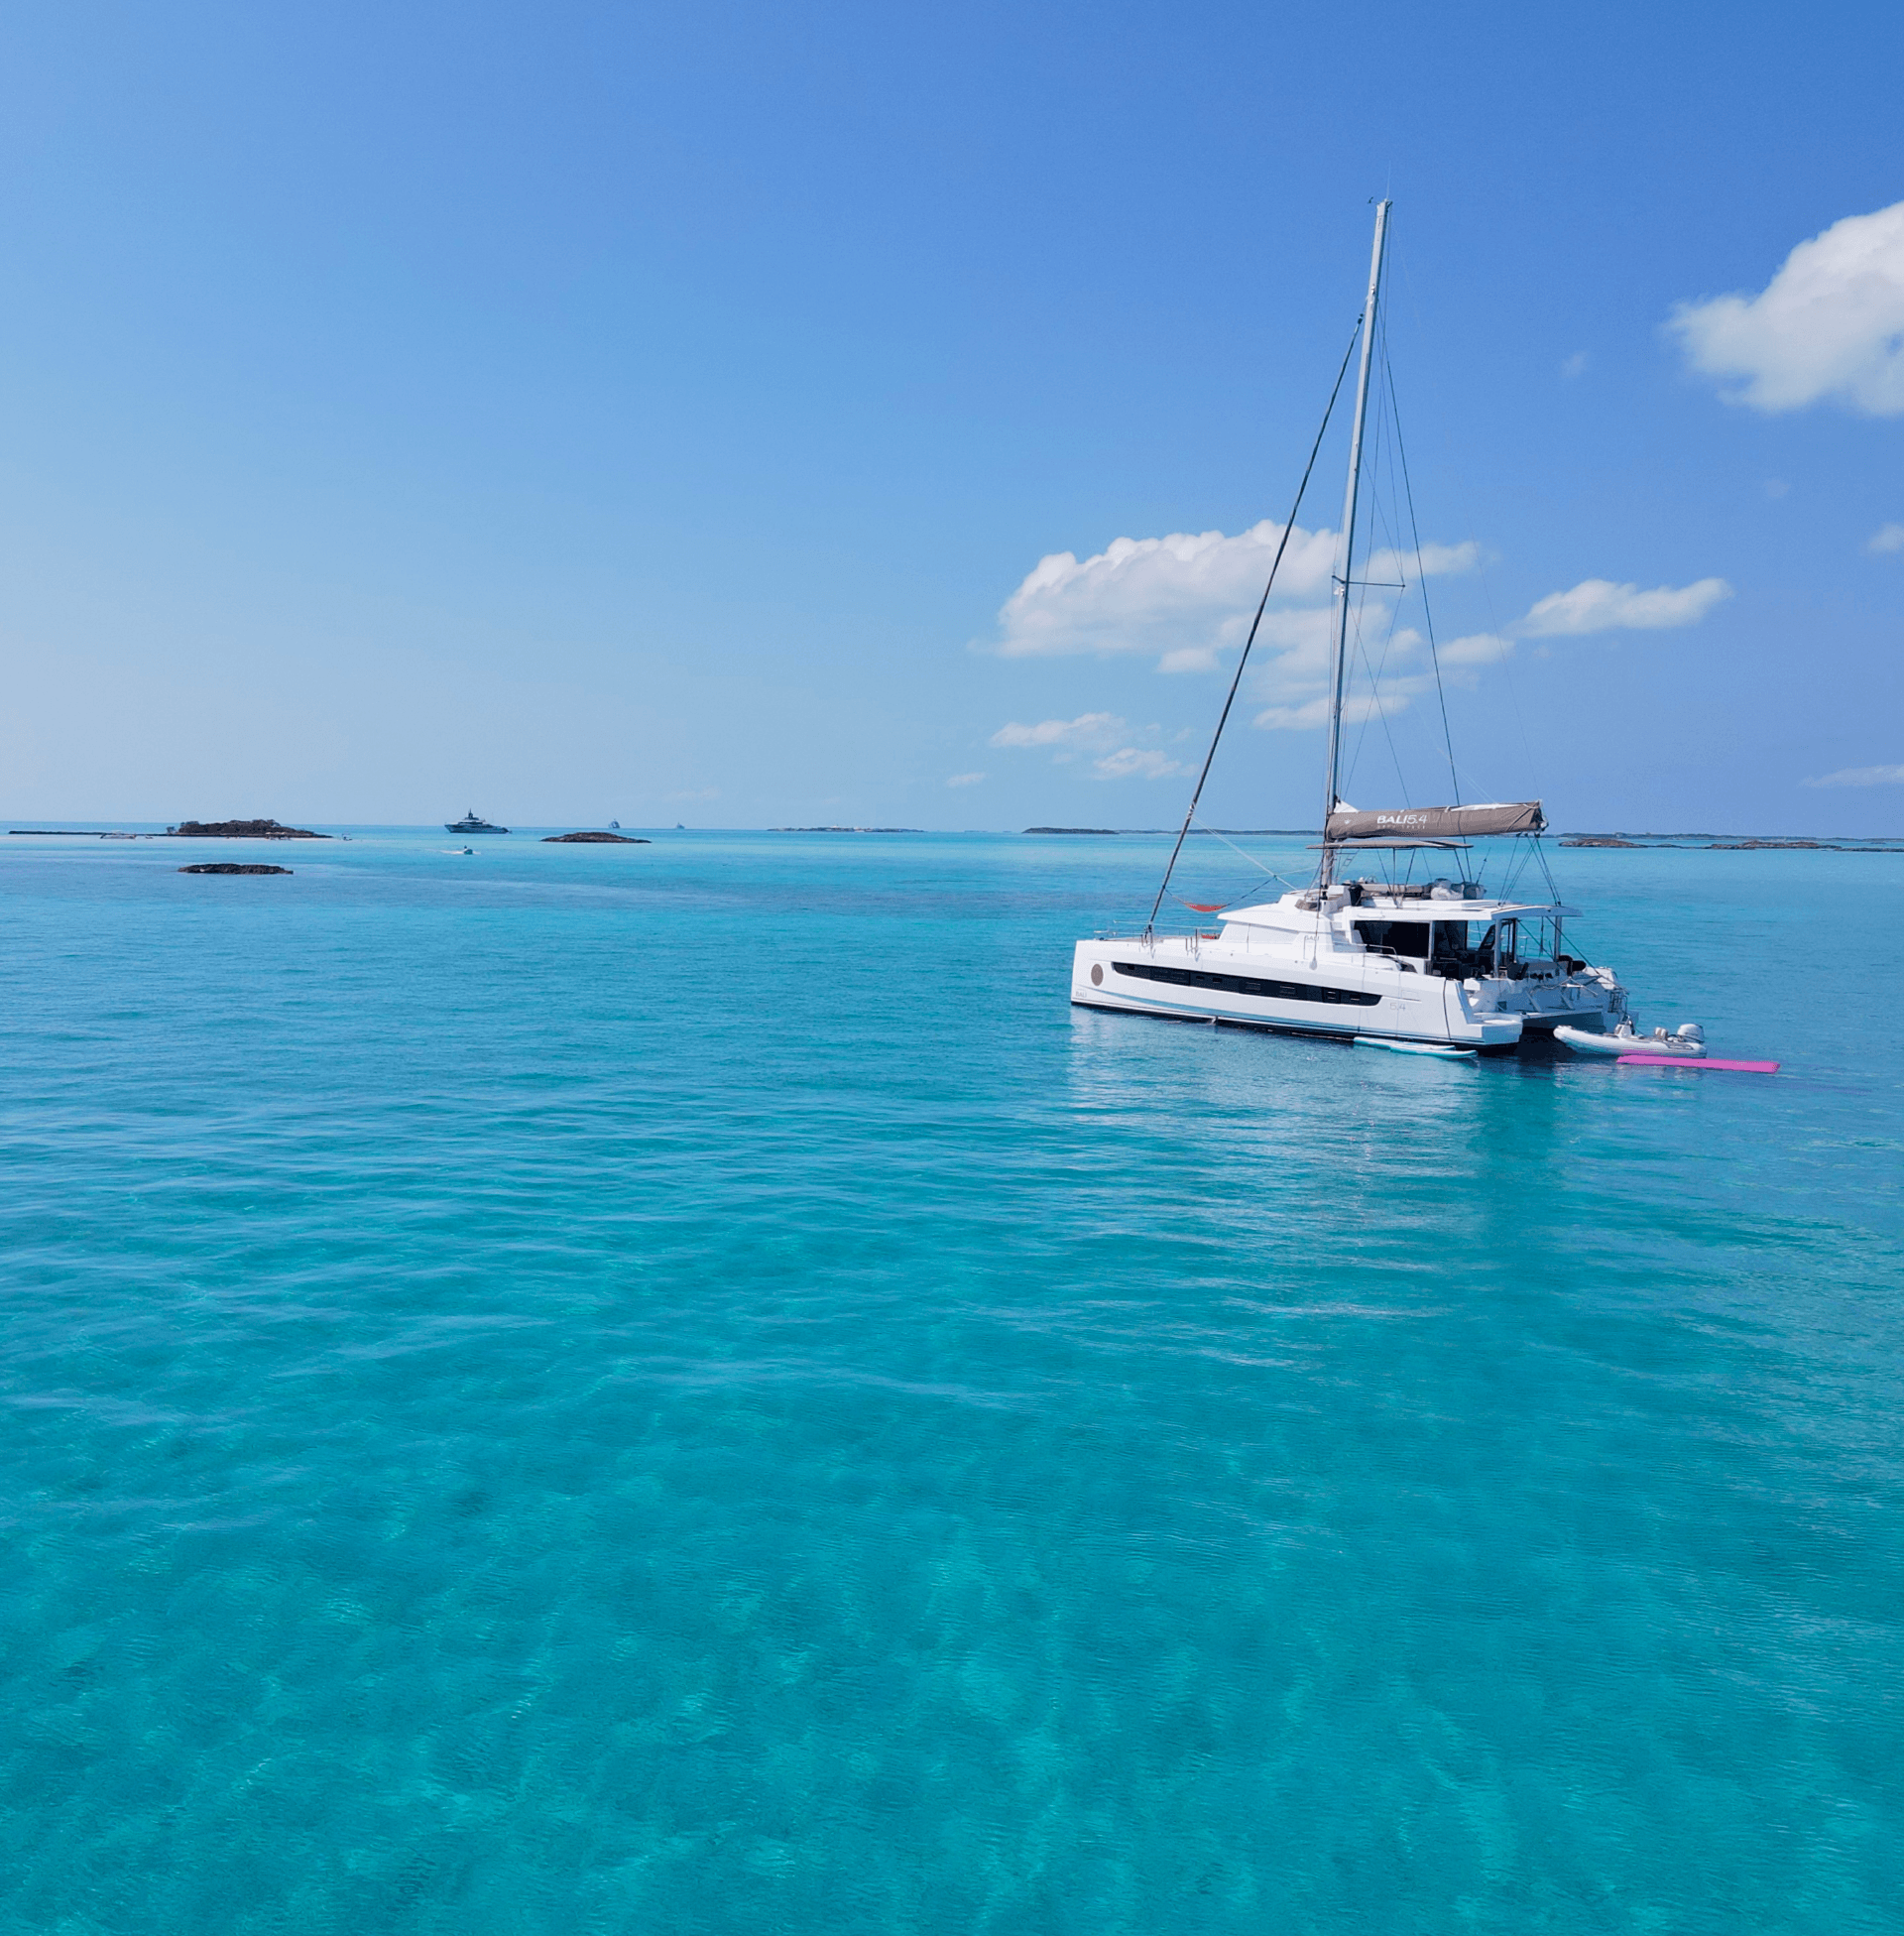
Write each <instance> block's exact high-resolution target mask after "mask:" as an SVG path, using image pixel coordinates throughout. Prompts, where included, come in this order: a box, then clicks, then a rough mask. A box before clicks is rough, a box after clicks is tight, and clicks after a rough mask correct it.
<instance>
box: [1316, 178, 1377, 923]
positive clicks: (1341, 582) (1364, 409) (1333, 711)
mask: <svg viewBox="0 0 1904 1936" xmlns="http://www.w3.org/2000/svg"><path fill="white" fill-rule="evenodd" d="M1392 205H1393V204H1392V203H1389V202H1386V201H1382V202H1377V203H1376V204H1375V246H1374V252H1373V254H1372V255H1371V256H1370V258H1369V262H1368V303H1367V304H1366V305H1365V307H1364V309H1363V312H1362V367H1361V370H1360V371H1359V373H1358V374H1357V377H1356V421H1355V427H1354V429H1353V430H1352V431H1351V433H1350V438H1349V486H1348V489H1347V490H1346V491H1345V492H1344V494H1343V501H1342V569H1341V570H1340V571H1339V572H1338V573H1337V574H1336V646H1335V658H1334V676H1333V679H1332V682H1331V685H1330V690H1329V787H1328V791H1327V792H1326V793H1325V794H1324V796H1323V804H1322V872H1321V874H1320V876H1319V877H1318V878H1319V880H1320V882H1321V885H1322V886H1323V887H1325V888H1326V887H1327V886H1328V885H1329V884H1330V882H1331V881H1333V880H1334V879H1335V875H1336V851H1335V849H1334V848H1333V847H1331V846H1330V844H1329V816H1330V814H1332V813H1333V812H1334V811H1335V810H1336V781H1337V777H1338V769H1339V768H1340V766H1341V763H1342V689H1343V683H1344V680H1345V678H1346V677H1347V674H1348V669H1349V581H1350V579H1351V578H1352V577H1353V576H1354V575H1355V572H1354V566H1355V560H1356V498H1357V494H1358V492H1359V491H1360V489H1361V486H1362V426H1363V424H1364V423H1365V422H1367V420H1368V365H1369V363H1370V361H1371V360H1372V357H1373V354H1374V347H1375V303H1376V301H1377V300H1378V299H1379V297H1380V294H1381V251H1382V245H1383V243H1384V242H1386V240H1387V238H1388V210H1389V208H1390V207H1391V206H1392Z"/></svg>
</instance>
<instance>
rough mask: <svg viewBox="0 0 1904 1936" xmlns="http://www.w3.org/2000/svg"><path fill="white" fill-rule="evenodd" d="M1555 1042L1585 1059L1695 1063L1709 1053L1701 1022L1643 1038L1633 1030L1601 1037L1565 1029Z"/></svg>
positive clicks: (1556, 1034)
mask: <svg viewBox="0 0 1904 1936" xmlns="http://www.w3.org/2000/svg"><path fill="white" fill-rule="evenodd" d="M1554 1039H1555V1041H1557V1042H1565V1043H1566V1044H1567V1046H1568V1047H1569V1048H1571V1049H1576V1050H1578V1051H1579V1053H1580V1054H1582V1055H1661V1056H1670V1057H1672V1058H1674V1059H1679V1058H1687V1059H1694V1058H1697V1057H1699V1056H1702V1055H1704V1054H1705V1053H1706V1032H1705V1030H1704V1029H1703V1028H1700V1026H1699V1024H1698V1023H1697V1022H1687V1023H1682V1024H1681V1025H1680V1028H1679V1029H1678V1031H1677V1032H1676V1033H1674V1034H1671V1035H1669V1034H1668V1033H1667V1032H1666V1031H1665V1029H1664V1028H1655V1029H1654V1030H1653V1032H1652V1033H1651V1034H1650V1035H1642V1034H1640V1033H1639V1032H1638V1031H1637V1030H1636V1029H1634V1028H1631V1027H1630V1026H1628V1027H1624V1028H1621V1029H1620V1031H1619V1032H1618V1033H1617V1034H1612V1035H1597V1034H1595V1033H1594V1031H1593V1030H1592V1029H1590V1028H1566V1027H1564V1026H1563V1027H1561V1028H1556V1029H1555V1030H1554Z"/></svg>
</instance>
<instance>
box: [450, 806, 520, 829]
mask: <svg viewBox="0 0 1904 1936" xmlns="http://www.w3.org/2000/svg"><path fill="white" fill-rule="evenodd" d="M443 831H444V832H445V833H507V832H508V831H509V829H508V828H507V827H494V826H491V825H490V823H489V822H488V821H487V820H485V819H484V818H483V817H482V816H481V815H480V814H479V813H478V812H477V811H476V809H475V808H474V807H473V806H472V807H471V808H470V809H469V811H468V812H467V813H465V814H464V815H463V817H462V818H461V819H460V820H445V821H444V822H443Z"/></svg>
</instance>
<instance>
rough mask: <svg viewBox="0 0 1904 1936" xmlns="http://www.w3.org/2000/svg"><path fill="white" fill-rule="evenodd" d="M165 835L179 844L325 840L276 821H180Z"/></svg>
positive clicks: (326, 838) (322, 834) (168, 829)
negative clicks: (228, 841) (226, 841)
mask: <svg viewBox="0 0 1904 1936" xmlns="http://www.w3.org/2000/svg"><path fill="white" fill-rule="evenodd" d="M166 831H167V832H168V833H169V834H172V835H174V836H175V837H176V838H178V839H179V840H328V839H329V838H330V835H329V834H327V833H312V832H311V830H310V829H309V828H308V827H281V826H280V825H279V824H278V822H277V821H276V820H180V821H179V824H178V825H177V826H176V827H168V828H167V829H166Z"/></svg>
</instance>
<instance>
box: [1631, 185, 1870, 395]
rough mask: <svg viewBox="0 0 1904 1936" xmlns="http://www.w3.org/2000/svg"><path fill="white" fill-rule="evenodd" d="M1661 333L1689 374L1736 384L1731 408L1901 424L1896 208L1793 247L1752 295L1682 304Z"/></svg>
mask: <svg viewBox="0 0 1904 1936" xmlns="http://www.w3.org/2000/svg"><path fill="white" fill-rule="evenodd" d="M1668 327H1669V328H1670V329H1671V330H1672V331H1673V333H1674V334H1675V335H1677V336H1678V338H1679V340H1680V342H1681V344H1682V345H1683V346H1684V348H1685V351H1686V354H1687V356H1688V357H1689V358H1690V359H1691V361H1692V364H1693V367H1694V368H1695V369H1697V370H1701V371H1703V372H1704V373H1705V374H1706V375H1708V376H1713V377H1718V378H1721V379H1722V380H1726V379H1730V380H1733V381H1735V382H1736V383H1737V385H1738V387H1737V388H1735V389H1733V390H1730V391H1728V392H1727V393H1725V394H1726V400H1727V401H1728V402H1730V403H1741V404H1749V405H1750V406H1751V407H1752V408H1753V409H1754V410H1762V411H1781V410H1798V409H1801V408H1803V407H1804V406H1805V405H1806V404H1816V403H1820V402H1823V401H1826V400H1828V399H1829V400H1830V401H1832V402H1834V403H1840V404H1844V405H1845V406H1847V407H1848V408H1850V409H1852V410H1855V411H1861V412H1863V413H1864V414H1865V415H1866V416H1869V417H1897V416H1900V415H1904V201H1900V202H1896V203H1893V204H1892V206H1890V207H1889V208H1880V209H1878V210H1877V211H1876V213H1875V214H1870V215H1846V216H1845V217H1844V220H1843V221H1841V222H1834V223H1833V224H1832V226H1831V227H1830V228H1828V229H1827V230H1826V231H1825V232H1824V234H1823V235H1815V236H1813V237H1812V239H1811V240H1810V241H1809V242H1801V243H1800V244H1799V245H1798V247H1797V248H1795V249H1794V250H1793V251H1792V252H1791V254H1790V255H1788V256H1787V257H1786V258H1785V262H1784V266H1783V267H1782V268H1781V269H1780V270H1779V272H1778V274H1777V275H1775V276H1774V277H1773V278H1772V280H1771V281H1770V282H1769V283H1768V284H1766V286H1765V287H1764V289H1762V290H1761V291H1760V292H1759V293H1758V294H1757V295H1756V296H1743V295H1732V296H1718V297H1714V298H1713V299H1711V300H1710V301H1709V302H1705V303H1680V304H1679V306H1678V307H1677V308H1675V309H1674V311H1673V314H1672V320H1671V322H1670V323H1669V325H1668Z"/></svg>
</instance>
